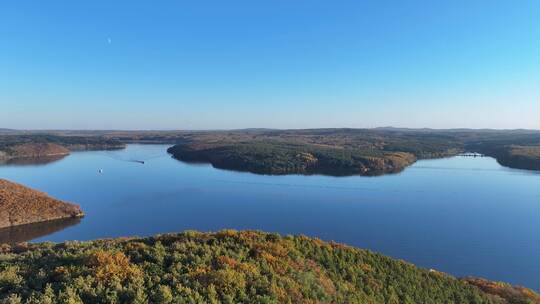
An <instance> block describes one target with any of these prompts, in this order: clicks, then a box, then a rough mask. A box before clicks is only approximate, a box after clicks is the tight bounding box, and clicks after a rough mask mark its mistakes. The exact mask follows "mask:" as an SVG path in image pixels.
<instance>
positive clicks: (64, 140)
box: [0, 133, 125, 162]
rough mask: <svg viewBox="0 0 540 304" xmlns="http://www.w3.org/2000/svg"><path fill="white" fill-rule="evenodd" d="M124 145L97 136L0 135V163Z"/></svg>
mask: <svg viewBox="0 0 540 304" xmlns="http://www.w3.org/2000/svg"><path fill="white" fill-rule="evenodd" d="M123 148H125V144H123V143H121V142H119V141H116V140H112V139H106V138H102V137H98V136H86V137H83V136H61V135H54V134H49V133H43V134H27V133H14V134H9V135H0V162H6V161H10V160H14V159H26V158H43V157H58V156H60V157H61V156H65V155H69V153H70V152H71V151H83V150H114V149H123Z"/></svg>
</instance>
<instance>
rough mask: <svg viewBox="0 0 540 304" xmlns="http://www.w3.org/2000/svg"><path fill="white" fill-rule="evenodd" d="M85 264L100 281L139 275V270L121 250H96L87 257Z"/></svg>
mask: <svg viewBox="0 0 540 304" xmlns="http://www.w3.org/2000/svg"><path fill="white" fill-rule="evenodd" d="M87 265H88V266H89V267H90V268H91V270H92V272H93V274H94V276H95V277H96V279H97V280H98V281H100V282H110V281H111V280H115V279H116V280H120V281H124V280H127V279H129V278H132V277H137V276H140V275H141V270H140V269H139V268H138V267H137V266H136V265H133V264H131V263H130V261H129V258H128V257H126V256H125V255H124V254H123V253H122V252H115V253H113V252H109V251H103V250H100V251H96V252H94V253H93V254H92V255H90V257H89V258H88V262H87Z"/></svg>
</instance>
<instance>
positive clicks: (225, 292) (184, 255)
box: [0, 230, 517, 303]
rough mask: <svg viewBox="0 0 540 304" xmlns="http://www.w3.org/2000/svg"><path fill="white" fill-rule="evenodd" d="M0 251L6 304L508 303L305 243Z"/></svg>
mask: <svg viewBox="0 0 540 304" xmlns="http://www.w3.org/2000/svg"><path fill="white" fill-rule="evenodd" d="M1 250H2V251H3V253H2V254H0V299H1V300H0V301H1V303H148V302H150V303H506V302H505V301H504V300H502V298H500V297H499V298H497V297H494V296H490V295H488V294H486V293H484V292H482V291H481V290H480V289H479V288H477V287H474V286H472V285H470V284H468V283H466V282H464V281H461V280H458V279H455V278H453V277H450V276H448V275H445V274H442V273H438V272H429V271H426V270H421V269H419V268H417V267H415V266H413V265H411V264H408V263H406V262H402V261H397V260H393V259H391V258H388V257H384V256H381V255H378V254H374V253H372V252H369V251H365V250H359V249H354V248H351V247H346V246H343V245H339V244H332V243H326V242H322V241H320V240H317V239H310V238H307V237H303V236H294V237H293V236H288V237H281V236H279V235H276V234H267V233H261V232H253V231H244V232H236V231H231V230H226V231H221V232H218V233H213V234H209V233H199V232H185V233H181V234H175V235H163V236H157V237H152V238H146V239H117V240H100V241H93V242H83V243H79V242H70V243H65V244H51V243H44V244H29V245H24V246H22V245H19V246H14V247H13V248H9V247H6V246H4V248H3V249H1ZM516 303H517V302H516Z"/></svg>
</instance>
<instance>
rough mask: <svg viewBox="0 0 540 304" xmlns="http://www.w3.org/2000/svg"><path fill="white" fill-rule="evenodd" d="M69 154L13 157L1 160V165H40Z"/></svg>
mask: <svg viewBox="0 0 540 304" xmlns="http://www.w3.org/2000/svg"><path fill="white" fill-rule="evenodd" d="M66 156H67V155H51V156H41V157H22V158H12V159H8V160H6V161H4V162H0V164H1V165H14V166H39V165H47V164H50V163H54V162H56V161H59V160H61V159H63V158H64V157H66Z"/></svg>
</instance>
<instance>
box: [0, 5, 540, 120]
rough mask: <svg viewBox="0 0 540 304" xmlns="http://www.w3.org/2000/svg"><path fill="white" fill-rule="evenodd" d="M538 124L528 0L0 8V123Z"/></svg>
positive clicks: (539, 69) (535, 46) (537, 77)
mask: <svg viewBox="0 0 540 304" xmlns="http://www.w3.org/2000/svg"><path fill="white" fill-rule="evenodd" d="M389 125H392V126H401V127H434V128H449V127H472V128H484V127H488V128H535V129H540V1H538V0H532V1H526V0H523V1H510V0H509V1H496V0H489V1H488V0H485V1H482V0H478V1H475V0H473V1H471V0H468V1H459V0H448V1H442V0H441V1H433V0H425V1H422V0H411V1H360V0H355V1H315V0H309V1H308V0H294V1H291V0H271V1H254V0H243V1H234V0H229V1H223V0H219V1H218V0H216V1H204V0H200V1H149V0H148V1H134V0H131V1H111V0H98V1H96V0H92V1H68V0H66V1H55V0H51V1H41V0H39V1H38V0H35V1H25V0H6V1H1V2H0V127H6V128H23V129H28V128H31V129H36V128H37V129H50V128H62V129H215V128H220V129H231V128H245V127H268V128H311V127H377V126H389Z"/></svg>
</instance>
